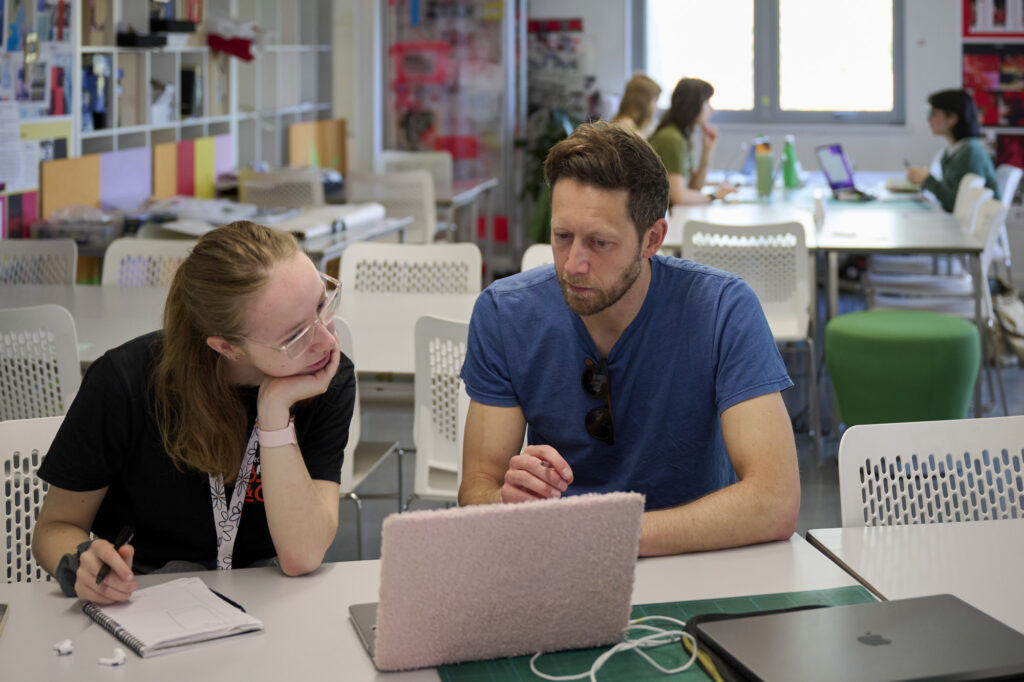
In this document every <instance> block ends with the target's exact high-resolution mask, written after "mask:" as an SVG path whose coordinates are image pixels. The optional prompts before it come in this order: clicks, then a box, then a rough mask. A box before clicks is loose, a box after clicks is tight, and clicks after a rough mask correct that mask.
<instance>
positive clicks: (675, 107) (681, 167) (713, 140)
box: [650, 78, 736, 205]
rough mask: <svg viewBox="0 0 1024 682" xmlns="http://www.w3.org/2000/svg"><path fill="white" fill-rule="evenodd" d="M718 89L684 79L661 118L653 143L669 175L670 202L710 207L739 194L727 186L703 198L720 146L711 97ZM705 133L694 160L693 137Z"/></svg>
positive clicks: (692, 79) (652, 138)
mask: <svg viewBox="0 0 1024 682" xmlns="http://www.w3.org/2000/svg"><path fill="white" fill-rule="evenodd" d="M714 94H715V89H714V88H713V87H712V86H711V84H710V83H708V82H707V81H702V80H700V79H699V78H683V79H681V80H680V81H679V82H678V83H677V84H676V89H675V90H673V91H672V101H671V103H670V104H669V108H668V111H666V112H665V114H664V115H663V116H662V117H661V121H660V122H659V123H658V127H657V128H656V129H655V131H654V134H653V135H651V139H650V143H651V146H652V147H654V151H656V152H658V156H660V157H661V162H662V163H663V164H665V170H667V171H668V190H669V195H668V198H669V202H670V203H671V204H672V205H676V204H708V203H711V202H712V201H714V200H715V199H721V198H722V197H724V196H726V195H727V194H730V193H732V192H735V191H736V188H735V187H733V186H732V185H731V184H730V183H728V182H723V183H722V184H720V185H719V186H718V187H716V188H715V190H714V191H713V192H709V193H708V194H702V193H701V189H702V188H703V187H704V182H705V181H706V180H707V176H708V168H709V166H710V164H711V153H712V152H713V151H714V149H715V145H716V144H717V143H718V128H716V127H715V126H714V125H713V124H712V123H711V113H712V110H711V96H712V95H714ZM698 128H699V129H700V131H701V146H700V157H699V158H698V160H697V162H696V163H694V160H693V134H694V132H696V130H697V129H698Z"/></svg>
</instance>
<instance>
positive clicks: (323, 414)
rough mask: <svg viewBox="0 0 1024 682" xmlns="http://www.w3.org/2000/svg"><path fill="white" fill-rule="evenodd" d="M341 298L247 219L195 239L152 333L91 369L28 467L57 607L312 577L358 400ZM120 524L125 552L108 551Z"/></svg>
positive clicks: (38, 541)
mask: <svg viewBox="0 0 1024 682" xmlns="http://www.w3.org/2000/svg"><path fill="white" fill-rule="evenodd" d="M338 293H339V289H338V283H337V281H336V280H333V279H331V278H329V277H327V276H326V275H323V274H321V273H319V272H317V270H316V267H315V266H314V265H313V263H312V261H310V259H309V258H308V257H307V256H306V255H305V254H303V253H302V252H301V251H300V250H299V248H298V245H297V243H296V242H295V239H294V238H293V237H292V236H291V235H289V234H287V233H285V232H279V231H277V230H271V229H269V228H266V227H262V226H260V225H256V224H253V223H250V222H247V221H240V222H235V223H231V224H230V225H226V226H224V227H220V228H217V229H215V230H212V231H210V232H209V233H207V234H205V235H204V236H203V237H201V238H200V239H199V241H198V242H197V243H196V245H195V247H194V249H193V250H192V252H191V254H190V255H189V257H188V258H186V259H185V260H184V261H183V262H182V264H181V266H180V267H179V268H178V270H177V272H176V273H175V275H174V280H173V282H172V284H171V287H170V290H169V292H168V296H167V304H166V307H165V309H164V317H163V330H162V331H157V332H152V333H150V334H147V335H145V336H141V337H139V338H137V339H135V340H133V341H129V342H128V343H126V344H124V345H123V346H121V347H119V348H115V349H113V350H111V351H109V352H108V353H106V354H104V355H103V356H102V357H101V358H100V359H99V360H97V361H96V362H94V363H93V364H92V365H91V366H90V367H89V370H88V371H87V372H86V374H85V377H84V379H83V381H82V386H81V389H80V390H79V392H78V395H77V396H76V397H75V400H74V402H73V404H72V405H71V407H70V409H69V410H68V413H67V416H66V417H65V418H64V421H63V424H62V425H61V428H60V430H59V431H58V433H57V436H56V438H55V439H54V442H53V444H52V445H51V447H50V450H49V453H48V454H47V455H46V458H45V459H44V461H43V464H42V466H41V467H40V469H39V476H40V477H41V478H42V479H44V480H45V481H47V482H48V483H49V484H50V488H49V491H48V492H47V494H46V498H45V500H44V502H43V506H42V509H41V510H40V513H39V518H38V521H37V522H36V525H35V532H34V534H33V538H32V552H33V554H34V555H35V557H36V560H37V561H38V562H39V563H40V564H41V565H42V566H43V568H45V569H46V570H47V571H48V572H49V573H51V574H52V575H54V577H56V579H57V581H58V583H59V584H60V586H61V588H62V589H63V591H64V593H65V594H66V595H68V596H78V597H79V598H80V599H82V600H85V601H94V602H99V603H111V602H119V601H124V600H126V599H128V598H129V597H130V596H131V594H132V592H133V591H134V590H135V589H136V588H137V587H138V584H137V582H136V581H135V574H143V573H149V572H174V571H183V570H202V569H214V568H217V569H227V568H232V567H234V568H241V567H247V566H258V565H271V564H274V563H277V564H278V565H279V566H280V568H281V570H282V571H283V572H284V573H285V574H286V575H300V574H303V573H308V572H310V571H312V570H313V569H315V568H317V567H318V566H319V565H320V563H321V562H322V561H323V556H324V552H325V551H326V550H327V548H328V546H330V544H331V542H332V541H333V540H334V537H335V533H336V530H337V525H338V484H339V481H340V477H341V461H342V456H343V449H344V447H345V443H346V441H347V439H348V428H349V421H350V420H351V418H352V410H353V405H354V400H355V374H354V371H353V367H352V363H351V362H350V361H349V359H348V358H346V357H344V356H343V355H342V354H341V352H340V351H339V349H338V339H337V336H336V335H335V332H334V314H335V311H336V310H337V306H338ZM125 526H132V527H134V530H135V533H134V540H133V541H132V543H131V544H126V545H124V546H122V547H121V548H120V549H119V550H117V551H115V549H114V547H113V546H112V545H111V541H112V540H113V539H114V538H115V536H117V535H118V534H119V531H120V530H121V529H122V528H123V527H125ZM90 532H92V533H93V534H94V535H95V537H96V539H95V540H93V541H90V540H89V533H90ZM104 565H107V566H109V567H110V572H109V574H108V575H107V577H106V578H104V580H103V581H102V583H100V584H97V574H98V572H99V571H100V569H101V567H102V566H104Z"/></svg>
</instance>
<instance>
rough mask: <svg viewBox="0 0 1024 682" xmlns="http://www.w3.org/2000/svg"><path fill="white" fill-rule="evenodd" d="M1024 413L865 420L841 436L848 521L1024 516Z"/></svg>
mask: <svg viewBox="0 0 1024 682" xmlns="http://www.w3.org/2000/svg"><path fill="white" fill-rule="evenodd" d="M1022 449H1024V416H1020V415H1017V416H1013V417H991V418H987V419H951V420H946V421H927V422H902V423H898V424H863V425H859V426H852V427H850V428H849V429H847V430H846V433H844V434H843V438H842V440H841V441H840V443H839V499H840V507H841V511H842V523H843V526H844V527H859V526H887V525H904V524H916V523H945V522H959V521H982V520H989V519H1021V518H1024V471H1022V469H1024V456H1022Z"/></svg>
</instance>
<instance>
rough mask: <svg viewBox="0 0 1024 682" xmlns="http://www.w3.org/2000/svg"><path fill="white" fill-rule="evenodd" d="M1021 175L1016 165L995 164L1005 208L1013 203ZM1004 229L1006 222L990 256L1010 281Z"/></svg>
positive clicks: (1021, 171)
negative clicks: (1004, 271)
mask: <svg viewBox="0 0 1024 682" xmlns="http://www.w3.org/2000/svg"><path fill="white" fill-rule="evenodd" d="M1022 176H1024V170H1021V169H1020V168H1017V167H1016V166H1011V165H1010V164H1007V163H1001V164H999V165H998V166H996V186H997V187H999V200H1000V201H1002V202H1003V205H1004V206H1006V207H1007V208H1010V206H1012V205H1013V197H1014V195H1016V194H1017V186H1018V185H1019V184H1020V180H1021V177H1022ZM1006 229H1007V227H1006V224H1004V225H1003V230H1002V234H1000V235H999V241H998V242H996V248H995V250H994V251H993V253H992V257H993V258H994V259H995V260H996V262H997V263H1001V264H1002V265H1003V267H1004V268H1005V269H1006V279H1007V280H1008V281H1010V282H1012V281H1013V272H1012V265H1013V264H1012V262H1011V259H1010V238H1009V235H1007V233H1006Z"/></svg>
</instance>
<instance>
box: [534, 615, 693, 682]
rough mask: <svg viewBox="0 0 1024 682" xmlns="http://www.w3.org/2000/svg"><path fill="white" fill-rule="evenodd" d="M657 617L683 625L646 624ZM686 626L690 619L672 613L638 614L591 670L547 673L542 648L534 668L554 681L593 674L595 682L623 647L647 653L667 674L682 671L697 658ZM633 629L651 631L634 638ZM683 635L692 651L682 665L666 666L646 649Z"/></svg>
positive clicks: (691, 637)
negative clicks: (541, 660) (542, 663)
mask: <svg viewBox="0 0 1024 682" xmlns="http://www.w3.org/2000/svg"><path fill="white" fill-rule="evenodd" d="M654 620H659V621H667V622H669V623H673V624H675V625H677V626H679V629H678V630H677V629H674V628H661V627H655V626H653V625H645V623H646V622H648V621H654ZM685 627H686V623H684V622H683V621H681V620H676V619H675V618H669V617H668V616H645V617H643V618H637V619H635V620H631V621H629V625H627V626H626V627H625V628H623V630H622V633H621V636H622V641H621V642H619V643H618V644H616V645H615V646H613V647H611V648H610V649H608V650H607V651H604V652H603V653H602V654H601V655H600V656H598V657H597V658H596V659H595V660H594V663H593V664H592V665H591V666H590V669H589V670H587V671H585V672H582V673H578V674H575V675H548V674H547V673H542V672H541V671H539V670H537V659H538V658H540V657H541V656H542V655H543V654H542V652H538V653H536V654H534V655H533V656H532V657H531V658H530V672H532V673H533V674H534V675H536V676H537V677H540V678H541V679H545V680H552V682H569V681H570V680H583V679H587V678H589V679H590V680H591V682H597V672H598V671H599V670H600V669H601V667H602V666H603V665H604V664H605V663H607V662H608V659H610V658H611V657H612V656H614V655H615V654H617V653H619V652H622V651H635V652H636V653H638V654H640V655H641V656H643V657H644V658H645V659H646V660H647V662H648V663H650V664H651V665H652V666H654V667H655V668H657V669H658V670H660V671H661V672H663V673H664V674H666V675H674V674H675V673H681V672H683V671H684V670H686V669H688V668H689V667H690V666H692V665H693V662H694V661H696V660H697V640H695V639H694V637H693V635H691V634H690V633H689V632H686V630H685V629H684V628H685ZM633 630H642V631H646V632H648V633H649V634H646V635H643V636H641V637H637V638H633V639H631V638H630V633H631V631H633ZM683 638H686V639H687V640H688V641H689V642H690V645H691V647H692V651H691V653H690V657H689V659H688V660H687V661H686V663H684V664H683V665H681V666H679V667H678V668H666V667H665V666H663V665H661V664H660V663H658V662H657V661H655V660H654V659H653V658H651V656H650V654H648V653H647V652H646V651H644V649H652V648H655V647H660V646H665V645H666V644H675V643H676V642H680V641H682V639H683Z"/></svg>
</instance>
